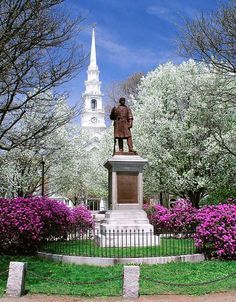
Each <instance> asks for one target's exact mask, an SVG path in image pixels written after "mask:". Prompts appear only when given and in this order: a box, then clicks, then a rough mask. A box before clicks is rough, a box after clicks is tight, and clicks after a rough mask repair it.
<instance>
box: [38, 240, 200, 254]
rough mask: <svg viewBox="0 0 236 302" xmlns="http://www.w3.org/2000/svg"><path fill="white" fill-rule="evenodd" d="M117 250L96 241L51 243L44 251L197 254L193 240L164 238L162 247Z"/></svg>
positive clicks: (61, 252)
mask: <svg viewBox="0 0 236 302" xmlns="http://www.w3.org/2000/svg"><path fill="white" fill-rule="evenodd" d="M141 245H142V243H140V244H139V246H137V247H135V248H134V247H127V248H124V247H123V248H116V247H109V248H108V247H107V248H104V247H99V246H97V245H96V244H95V242H94V240H71V241H62V242H50V243H47V244H45V245H44V247H43V248H42V250H43V251H45V252H48V253H55V254H63V255H77V256H89V257H96V256H97V257H116V258H121V257H153V256H174V255H186V254H194V253H196V252H197V251H196V248H195V247H194V241H193V239H191V238H186V239H175V238H171V239H170V238H167V239H166V238H162V239H161V240H160V245H159V246H158V245H156V246H152V247H150V246H147V247H142V246H141Z"/></svg>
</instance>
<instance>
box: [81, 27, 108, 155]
mask: <svg viewBox="0 0 236 302" xmlns="http://www.w3.org/2000/svg"><path fill="white" fill-rule="evenodd" d="M102 97H103V94H102V93H101V82H100V81H99V70H98V66H97V58H96V44H95V28H94V27H93V31H92V43H91V52H90V63H89V66H88V69H87V80H86V81H85V92H84V93H83V95H82V98H83V111H82V115H81V128H82V130H83V131H85V132H86V133H87V134H88V135H89V136H90V138H91V144H90V147H89V149H92V148H94V147H95V145H96V141H98V140H99V139H100V137H101V135H102V132H103V130H104V129H105V128H106V125H105V112H104V107H103V103H102Z"/></svg>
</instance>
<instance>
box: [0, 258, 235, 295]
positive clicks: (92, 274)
mask: <svg viewBox="0 0 236 302" xmlns="http://www.w3.org/2000/svg"><path fill="white" fill-rule="evenodd" d="M10 261H24V262H27V263H28V273H27V278H26V289H27V290H29V292H30V293H44V294H61V295H64V294H68V295H79V296H120V295H121V294H122V271H123V266H122V265H115V266H110V267H96V266H87V265H81V266H77V265H72V264H62V263H56V262H52V261H49V260H42V259H39V258H37V257H30V256H25V257H23V256H22V257H10V256H2V257H1V258H0V272H2V271H4V270H6V269H7V268H8V265H9V262H10ZM233 272H236V262H233V261H204V262H200V263H169V264H164V265H150V266H148V265H141V281H140V293H141V295H147V294H163V293H175V294H192V295H200V294H205V293H211V292H222V291H227V290H236V276H234V277H231V278H228V279H227V280H224V281H219V282H216V283H213V284H209V285H207V286H205V285H204V286H196V287H177V286H173V285H171V286H167V285H158V284H157V283H156V282H153V281H147V280H145V278H146V277H148V278H150V279H152V280H154V281H155V280H159V281H168V282H173V283H184V284H187V283H194V282H204V281H210V280H214V279H217V278H219V277H222V276H227V275H228V274H231V273H233ZM31 273H34V274H37V275H40V276H44V277H47V278H54V279H58V280H63V281H65V282H90V281H92V282H94V281H96V280H104V279H109V278H115V280H111V281H109V282H104V283H98V284H87V285H68V284H63V283H61V282H60V281H59V282H58V283H57V282H55V281H52V280H51V281H50V280H43V279H42V278H38V277H35V276H33V275H31ZM6 280H7V275H6V274H5V275H0V295H2V294H3V293H4V290H5V288H6Z"/></svg>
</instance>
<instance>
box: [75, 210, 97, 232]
mask: <svg viewBox="0 0 236 302" xmlns="http://www.w3.org/2000/svg"><path fill="white" fill-rule="evenodd" d="M71 212H72V213H71V214H72V227H76V228H78V229H80V230H81V231H82V232H83V231H86V230H89V229H92V228H93V226H94V220H93V216H92V214H91V212H90V211H89V210H88V209H87V208H86V207H85V206H84V205H79V206H77V207H75V208H74V209H72V211H71Z"/></svg>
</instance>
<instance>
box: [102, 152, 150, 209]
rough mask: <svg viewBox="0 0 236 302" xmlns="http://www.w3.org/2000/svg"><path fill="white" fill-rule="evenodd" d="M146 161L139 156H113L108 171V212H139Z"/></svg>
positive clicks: (141, 204) (106, 165)
mask: <svg viewBox="0 0 236 302" xmlns="http://www.w3.org/2000/svg"><path fill="white" fill-rule="evenodd" d="M127 153H128V152H127ZM147 163H148V160H146V159H143V158H142V157H140V156H139V155H129V153H128V154H127V155H116V154H115V155H114V156H113V157H112V158H110V159H109V160H108V161H107V162H106V163H105V165H104V166H105V167H106V168H107V170H108V186H109V195H108V203H109V210H124V209H127V210H131V209H133V210H141V209H142V206H143V168H144V166H145V165H146V164H147Z"/></svg>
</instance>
